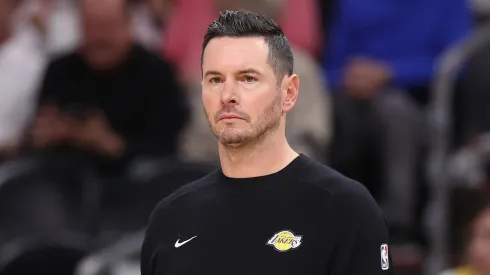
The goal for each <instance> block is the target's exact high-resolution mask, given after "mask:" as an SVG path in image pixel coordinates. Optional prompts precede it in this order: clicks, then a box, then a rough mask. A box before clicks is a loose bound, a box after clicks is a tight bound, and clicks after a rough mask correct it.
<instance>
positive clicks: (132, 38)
mask: <svg viewBox="0 0 490 275" xmlns="http://www.w3.org/2000/svg"><path fill="white" fill-rule="evenodd" d="M489 3H490V2H489V1H486V0H480V1H476V0H474V1H469V0H397V1H390V0H97V1H96V0H0V274H1V275H4V274H44V273H46V274H48V273H49V274H75V273H76V274H85V275H96V274H114V275H118V274H138V270H137V268H136V269H135V268H133V269H132V268H130V267H127V266H126V268H119V269H114V268H113V269H110V270H105V269H104V270H103V272H105V273H98V272H96V271H93V270H92V271H91V269H90V268H87V265H83V267H84V268H81V267H80V266H82V265H81V263H84V259H87V257H90V255H94V253H97V252H98V251H101V250H103V249H105V248H107V247H110V246H111V245H114V244H117V243H118V242H119V241H120V240H122V239H124V238H125V237H127V236H133V235H134V234H136V235H135V236H137V234H138V232H141V230H143V229H144V228H145V225H146V222H147V219H148V217H149V215H150V212H151V210H152V209H153V207H154V206H155V205H156V203H157V202H158V201H159V200H160V199H162V198H163V197H165V196H166V195H168V194H170V193H171V192H172V191H173V190H175V189H176V188H178V187H179V186H181V185H183V184H185V183H187V182H189V181H192V180H194V179H197V178H199V177H201V176H203V175H205V174H206V173H208V172H209V171H212V169H215V167H217V165H218V164H219V162H218V155H217V141H216V139H215V138H214V136H213V135H212V133H211V131H210V130H209V127H208V122H207V120H206V118H205V116H204V114H203V111H202V106H201V95H200V89H201V79H202V76H201V73H202V72H201V64H200V62H201V58H200V55H201V46H202V39H203V35H204V33H205V31H206V28H207V26H208V24H209V23H211V22H212V21H213V20H214V19H215V18H216V17H217V15H218V14H219V11H222V10H226V9H248V10H251V11H254V12H257V13H261V14H265V15H268V16H270V17H272V18H273V19H275V20H276V21H277V22H278V23H279V24H280V25H281V27H282V29H283V31H284V32H285V34H286V36H287V37H288V39H289V41H290V43H291V45H292V47H293V53H294V57H295V67H294V70H295V73H296V74H298V75H299V78H300V84H301V88H300V96H299V100H298V103H297V105H296V107H295V108H294V110H293V111H292V112H291V113H290V114H288V118H287V123H288V125H287V137H288V141H289V143H290V144H291V146H292V147H293V148H294V149H295V150H297V151H298V152H300V153H303V154H305V155H307V156H309V157H311V158H314V159H317V160H319V161H321V162H324V163H325V164H328V165H330V166H332V167H333V168H335V169H337V170H338V171H340V172H341V173H343V174H345V175H347V176H349V177H352V178H354V179H356V180H358V181H360V182H362V183H363V184H364V185H366V187H367V188H368V189H369V190H370V192H371V193H372V194H373V196H374V197H375V198H376V200H377V201H378V203H379V204H380V206H381V208H382V210H383V211H384V213H385V217H386V221H387V223H388V225H389V227H390V232H391V233H390V234H391V240H392V243H393V245H394V248H393V249H394V250H395V251H394V252H393V253H395V252H396V248H399V249H400V250H399V251H401V252H400V254H396V253H395V254H394V256H393V257H394V262H395V266H399V267H400V269H401V270H406V272H410V271H411V272H413V273H406V274H422V273H423V272H425V273H427V274H437V273H435V272H436V271H434V270H438V271H442V269H451V268H454V270H446V271H445V272H446V273H447V274H474V275H488V274H490V216H489V210H488V209H489V208H488V205H490V196H489V193H488V192H487V191H488V190H489V189H488V188H487V186H488V182H490V181H489V179H490V142H489V140H490V139H489V138H488V134H487V133H488V132H489V131H490V93H489V91H490V77H489V75H488V72H490V29H489V28H488V27H487V25H486V24H487V17H488V15H490V8H489V7H490V4H489ZM486 33H488V35H485V34H486ZM486 36H488V38H486ZM475 37H476V38H479V39H473V38H475ZM472 39H473V40H475V41H476V42H475V41H473V40H472ZM487 40H488V41H487ZM468 41H469V42H468ZM471 41H473V42H472V43H473V44H474V45H473V44H471V45H469V46H468V44H467V43H470V42H471ZM465 43H466V44H465ZM463 46H465V47H463ZM477 46H478V47H477ZM458 47H459V48H463V49H468V51H470V53H469V54H467V55H468V57H464V58H463V57H462V56H463V52H464V51H462V50H460V51H457V49H459V48H458ZM450 54H452V56H449V55H450ZM448 56H449V57H448ZM444 57H448V58H446V59H445V60H446V61H447V60H449V61H447V62H446V63H444V62H441V60H444ZM451 62H452V63H451ZM455 62H456V63H457V62H460V63H462V64H461V65H460V66H459V67H458V66H456V68H462V69H461V70H459V71H458V72H456V73H452V70H450V69H448V68H449V67H448V66H453V65H451V64H453V63H455ZM463 63H464V64H463ZM441 64H442V65H441ZM446 71H449V72H450V73H446V74H445V72H446ZM448 75H454V77H452V78H451V79H449V80H447V82H448V83H447V85H439V86H437V85H434V83H437V81H438V80H440V79H444V77H445V76H448ZM435 87H443V88H444V89H442V91H440V92H441V93H442V94H444V93H445V95H446V96H445V97H444V96H442V97H441V96H438V95H436V92H437V91H439V90H440V89H439V90H437V89H435ZM436 90H437V91H436ZM449 95H451V96H449ZM441 98H442V99H441ZM441 100H442V101H443V102H442V103H441V102H440V101H441ZM444 102H446V104H444ZM448 102H449V103H448ZM441 108H442V109H444V110H441ZM445 111H446V112H447V113H448V114H449V117H448V118H446V119H443V120H442V121H440V120H437V118H439V119H440V117H438V116H437V114H440V113H441V112H442V113H444V112H445ZM433 114H436V115H435V116H432V115H433ZM441 127H442V128H441ZM434 128H436V129H443V130H442V133H443V135H440V134H437V133H434ZM440 132H441V131H439V132H438V133H440ZM434 137H439V138H440V139H434ZM440 144H447V146H446V147H445V148H444V149H445V152H444V154H443V156H444V157H443V158H442V159H441V161H440V163H439V164H440V166H441V167H449V168H445V169H443V170H437V171H439V172H438V173H433V174H435V175H434V176H433V177H431V176H429V175H430V172H431V168H430V167H431V165H430V164H431V156H432V154H433V152H434V151H437V146H439V145H440ZM441 171H443V172H441ZM441 178H442V179H443V180H435V179H441ZM434 181H436V182H438V183H437V184H439V185H440V182H441V181H442V182H443V184H445V185H447V186H448V188H446V189H444V190H446V191H444V192H447V194H448V195H447V196H445V198H446V199H445V200H444V201H443V202H442V204H441V203H439V204H438V205H439V206H440V207H443V208H444V209H446V210H447V211H446V214H444V215H442V214H440V211H439V212H438V211H437V209H436V208H437V207H436V206H433V205H435V204H434V203H433V202H435V201H437V200H438V195H439V193H438V192H439V191H438V190H439V189H440V186H437V184H435V183H434ZM438 213H439V214H438ZM441 215H442V216H444V217H445V218H444V219H441V218H440V216H441ZM434 221H436V223H442V224H443V227H444V228H446V229H445V232H446V233H445V234H443V235H444V236H446V237H445V239H444V240H443V242H445V245H443V246H442V247H443V250H444V251H442V252H443V253H444V254H446V261H445V262H444V264H442V265H440V266H439V269H437V268H434V269H430V268H426V266H427V265H428V264H427V262H429V261H431V260H432V261H435V262H437V259H438V257H440V255H438V254H437V253H439V254H441V251H438V250H437V249H435V248H434V247H435V246H437V244H436V243H435V242H436V241H435V240H433V237H434V236H437V235H438V234H439V233H438V232H437V230H435V229H434V227H431V226H430V225H431V222H432V223H434ZM436 228H437V226H436ZM430 232H432V233H430ZM440 234H442V233H440ZM138 244H139V243H138V242H136V247H133V248H132V249H131V248H129V247H124V248H118V249H116V251H119V252H120V251H123V250H126V249H127V250H128V254H127V255H125V256H124V257H126V256H127V257H129V256H131V255H133V254H137V253H138V249H139V248H138V247H137V246H138ZM133 246H134V245H133ZM407 248H408V249H407ZM393 249H392V251H393ZM439 250H440V249H439ZM407 251H408V252H407ZM114 253H115V252H114ZM115 254H117V253H115ZM123 254H124V253H123ZM133 256H134V255H133ZM124 257H123V258H124ZM129 258H131V257H129ZM136 258H137V257H136ZM50 261H53V262H57V263H59V264H55V263H49V262H50ZM61 263H62V264H61ZM108 265H109V264H108ZM135 265H137V264H135ZM77 266H78V267H77ZM133 267H134V266H133ZM44 270H46V271H44ZM422 270H425V271H422ZM428 270H431V271H428ZM446 273H445V274H446ZM401 274H405V273H401Z"/></svg>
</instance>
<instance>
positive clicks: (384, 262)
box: [381, 244, 390, 270]
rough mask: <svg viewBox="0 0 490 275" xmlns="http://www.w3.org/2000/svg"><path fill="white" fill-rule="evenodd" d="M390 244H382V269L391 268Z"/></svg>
mask: <svg viewBox="0 0 490 275" xmlns="http://www.w3.org/2000/svg"><path fill="white" fill-rule="evenodd" d="M388 255H389V254H388V245H387V244H382V245H381V269H382V270H388V268H390V257H389V256H388Z"/></svg>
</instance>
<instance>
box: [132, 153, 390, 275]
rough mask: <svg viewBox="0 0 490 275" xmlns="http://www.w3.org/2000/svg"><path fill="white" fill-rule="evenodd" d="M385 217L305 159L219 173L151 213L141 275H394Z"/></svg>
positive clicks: (345, 182) (362, 192)
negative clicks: (258, 171)
mask: <svg viewBox="0 0 490 275" xmlns="http://www.w3.org/2000/svg"><path fill="white" fill-rule="evenodd" d="M388 248H389V245H388V232H387V228H386V226H385V221H384V218H383V215H382V213H381V211H380V209H379V208H378V206H377V205H376V203H375V201H374V199H373V198H372V197H371V195H370V194H369V192H368V191H367V189H366V188H365V187H363V186H362V185H361V184H359V183H358V182H355V181H353V180H350V179H348V178H346V177H344V176H342V175H341V174H339V173H337V172H335V171H334V170H332V169H330V168H328V167H327V166H324V165H322V164H320V163H317V162H315V161H313V160H311V159H309V158H307V157H306V156H304V155H300V156H299V157H297V158H296V159H295V160H294V161H293V162H292V163H291V164H289V165H288V166H287V167H286V168H284V169H283V170H281V171H279V172H277V173H274V174H271V175H267V176H262V177H255V178H241V179H237V178H229V177H226V176H225V175H224V174H223V173H222V172H221V171H217V172H215V173H212V174H210V175H209V176H207V177H205V178H203V179H200V180H198V181H196V182H193V183H190V184H188V185H186V186H184V187H183V188H181V189H180V190H178V191H176V192H175V193H174V194H172V195H170V196H169V197H167V198H165V199H164V200H163V201H162V202H160V203H159V204H158V206H157V207H156V209H155V210H154V212H153V214H152V217H151V218H150V223H149V226H148V229H147V233H146V238H145V241H144V244H143V248H142V254H141V271H142V275H177V274H178V275H191V274H213V275H229V274H234V275H245V274H247V275H250V274H254V275H260V274H264V275H270V274H283V275H293V274H295V275H325V274H329V275H383V274H385V275H391V274H393V267H392V266H391V260H390V258H391V257H390V256H389V255H390V254H389V249H388Z"/></svg>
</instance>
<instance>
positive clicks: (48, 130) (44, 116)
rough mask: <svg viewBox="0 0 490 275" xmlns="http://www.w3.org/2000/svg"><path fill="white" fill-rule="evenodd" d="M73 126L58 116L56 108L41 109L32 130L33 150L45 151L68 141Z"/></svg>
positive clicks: (67, 120)
mask: <svg viewBox="0 0 490 275" xmlns="http://www.w3.org/2000/svg"><path fill="white" fill-rule="evenodd" d="M72 134H73V125H72V123H71V121H70V119H69V118H66V117H64V116H63V115H61V114H60V112H59V109H58V107H56V106H44V107H41V109H40V111H39V114H38V116H37V118H36V120H35V123H34V126H33V128H32V132H31V135H32V142H33V145H34V147H35V148H38V149H45V148H48V147H52V146H57V145H60V144H62V143H64V142H67V141H69V140H70V138H71V135H72Z"/></svg>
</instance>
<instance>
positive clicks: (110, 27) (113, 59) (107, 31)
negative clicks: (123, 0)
mask: <svg viewBox="0 0 490 275" xmlns="http://www.w3.org/2000/svg"><path fill="white" fill-rule="evenodd" d="M96 2H97V3H96ZM96 2H93V3H92V1H90V0H88V1H87V0H86V3H85V7H84V10H83V16H84V17H83V54H84V56H85V58H86V59H87V61H88V62H89V63H90V64H91V65H92V66H93V67H94V68H96V69H110V68H111V67H113V66H115V65H117V63H119V62H120V61H121V59H122V58H124V54H125V53H126V50H127V48H128V45H129V44H130V43H131V33H130V26H129V18H127V14H125V11H124V7H123V6H121V5H117V4H118V3H117V1H113V0H112V1H108V2H107V1H96ZM99 2H100V3H99ZM102 2H107V3H106V4H105V5H103V3H102ZM111 2H113V3H111ZM111 4H112V5H111Z"/></svg>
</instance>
